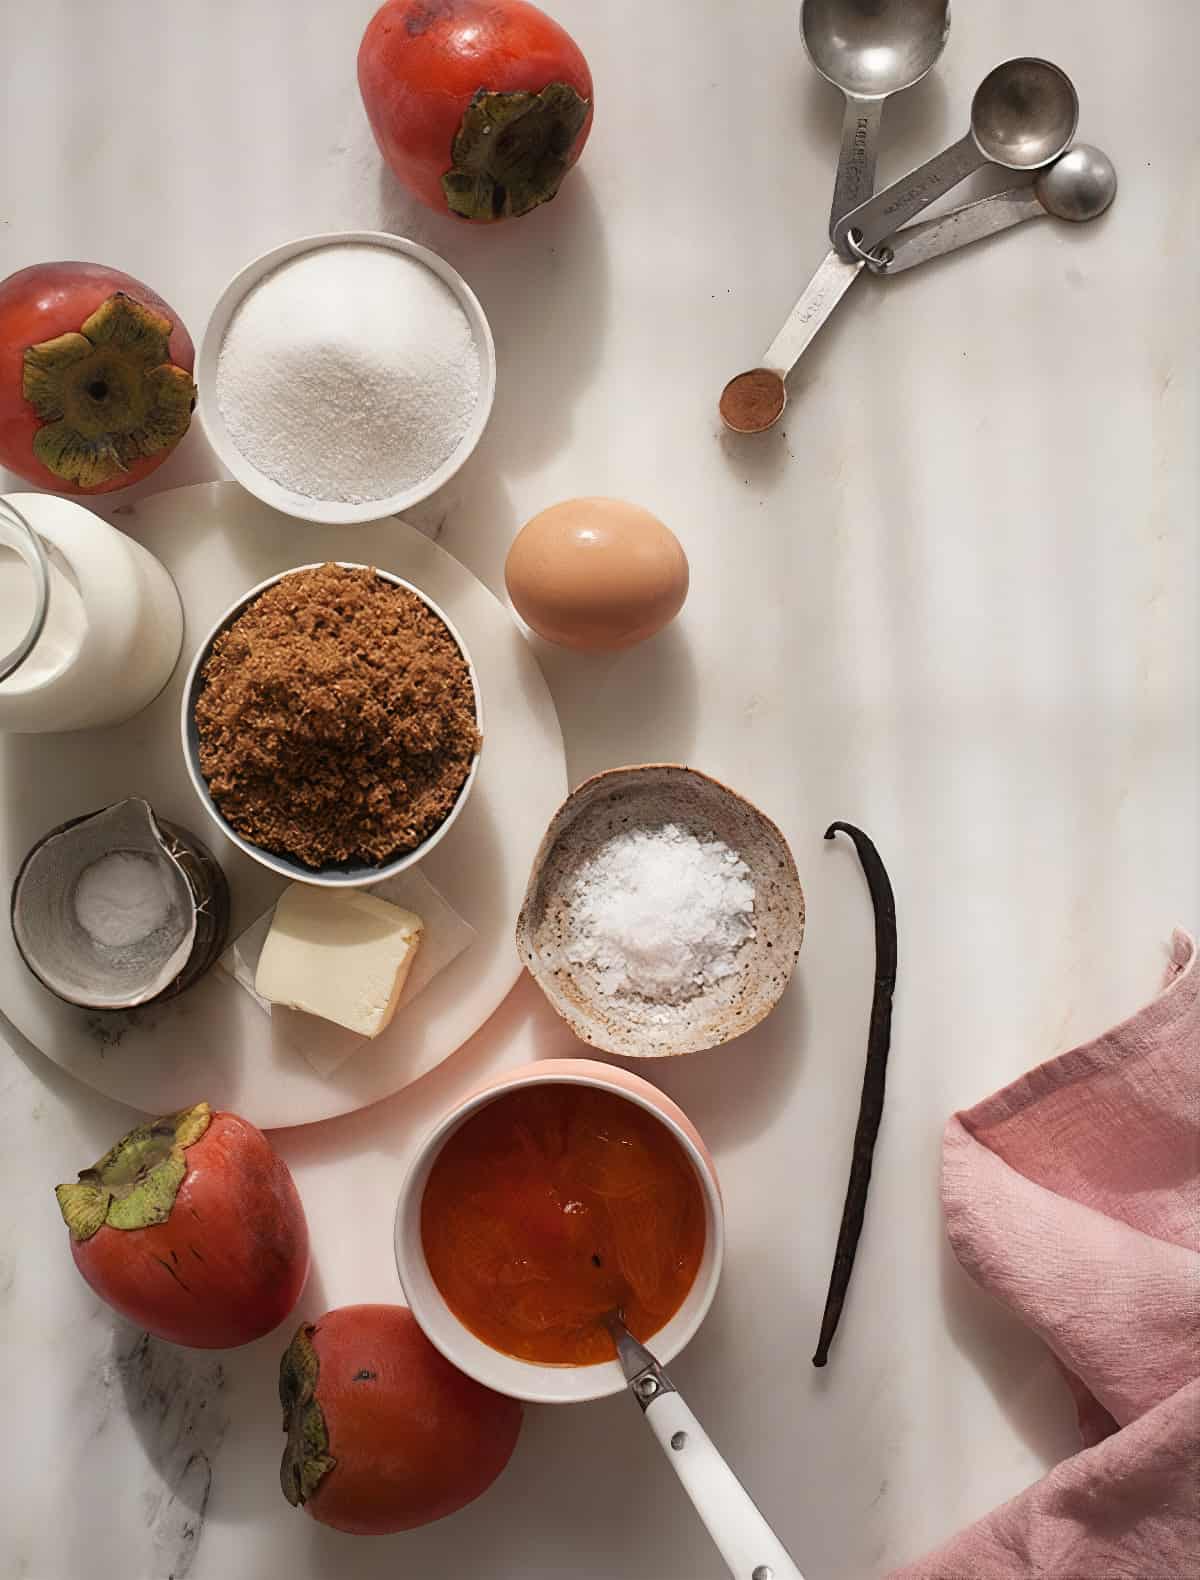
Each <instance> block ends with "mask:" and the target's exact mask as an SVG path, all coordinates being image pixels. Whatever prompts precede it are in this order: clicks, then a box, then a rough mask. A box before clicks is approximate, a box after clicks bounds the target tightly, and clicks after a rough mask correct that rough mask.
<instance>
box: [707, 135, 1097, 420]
mask: <svg viewBox="0 0 1200 1580" xmlns="http://www.w3.org/2000/svg"><path fill="white" fill-rule="evenodd" d="M1116 193H1117V172H1116V171H1115V170H1114V169H1113V166H1112V162H1111V160H1110V159H1109V158H1108V156H1107V155H1106V154H1103V153H1101V151H1100V149H1098V148H1093V147H1091V146H1090V144H1088V143H1077V144H1076V145H1075V147H1073V148H1072V149H1070V150H1069V152H1067V153H1065V154H1064V155H1063V156H1062V158H1061V159H1059V160H1057V161H1056V162H1055V163H1054V164H1053V165H1051V167H1050V169H1049V170H1043V171H1042V172H1041V173H1040V174H1039V176H1038V178H1037V180H1036V181H1035V182H1034V183H1033V185H1032V186H1025V187H1013V188H1011V189H1010V190H1009V191H1007V192H994V193H993V194H992V195H991V197H985V198H980V199H979V200H978V201H977V202H975V203H964V204H963V206H962V207H961V208H956V209H952V210H951V211H950V213H949V214H943V215H941V216H940V217H939V218H938V219H930V220H925V221H923V222H922V223H921V224H917V225H910V226H908V227H906V228H905V229H904V230H901V231H898V232H897V233H896V235H894V236H891V237H889V238H888V240H887V241H886V243H885V244H884V245H883V246H881V247H879V248H877V249H876V251H875V252H874V253H873V254H871V255H870V256H869V258H868V259H867V262H868V263H869V265H870V267H871V271H872V273H874V274H883V275H889V274H897V273H900V272H901V271H903V270H905V269H911V268H913V267H915V265H917V264H919V263H928V262H929V260H930V259H931V258H939V257H941V256H942V255H943V253H947V252H955V251H957V250H958V248H959V247H966V246H968V245H969V244H970V243H971V242H973V241H980V240H981V239H982V238H983V237H984V236H993V235H995V234H996V233H997V232H998V231H1002V230H1007V229H1009V227H1010V226H1012V225H1019V224H1021V223H1022V221H1024V220H1028V219H1038V218H1044V217H1045V216H1046V215H1053V216H1054V217H1055V218H1056V219H1066V220H1072V221H1074V222H1076V223H1082V222H1084V221H1087V220H1092V219H1098V218H1099V217H1100V215H1101V214H1103V213H1104V212H1105V210H1106V209H1107V208H1108V207H1109V205H1110V204H1111V203H1112V201H1113V198H1114V197H1115V196H1116ZM861 267H862V264H861V262H860V263H853V264H851V263H847V262H846V260H845V259H844V258H840V257H839V256H838V255H837V253H835V252H831V253H830V254H829V256H828V257H827V258H826V260H825V262H824V263H823V264H822V265H821V268H820V269H818V271H817V273H816V275H815V276H814V277H813V279H812V280H811V281H810V282H809V284H808V285H807V286H806V288H805V290H804V294H803V295H802V296H801V298H800V300H799V301H798V302H797V303H796V305H795V307H793V309H792V311H791V313H790V315H789V316H788V320H787V323H786V324H784V326H783V328H782V329H781V330H780V331H779V333H778V334H777V335H776V337H775V339H774V340H773V341H772V342H771V344H770V346H769V347H768V348H767V351H766V354H765V355H764V357H763V362H762V366H761V367H758V368H754V369H752V370H751V371H750V372H748V373H739V374H738V376H737V378H735V379H731V380H730V382H729V383H728V384H727V385H726V386H725V392H724V394H723V395H722V396H721V417H722V419H723V420H724V422H725V425H726V427H728V428H732V429H733V431H734V432H735V433H762V432H765V430H766V429H767V428H771V427H773V426H774V424H775V423H776V422H778V421H779V418H780V417H781V416H782V415H783V408H784V406H785V404H786V400H787V395H786V386H785V382H784V381H785V380H786V379H787V377H788V375H789V374H790V373H791V371H792V369H793V368H794V367H795V366H796V363H797V362H798V361H799V360H800V358H801V356H803V354H804V352H805V351H806V350H807V349H808V347H809V345H810V344H811V342H812V340H813V338H814V336H815V335H816V333H817V331H818V330H819V329H820V328H821V325H822V324H823V323H824V322H825V320H826V319H827V318H828V317H829V315H830V314H831V313H832V312H833V310H834V308H835V307H836V306H837V305H838V303H839V302H840V301H841V299H842V297H843V296H845V294H846V292H847V291H848V290H849V288H850V286H851V285H853V283H854V281H855V280H856V279H857V278H858V273H859V270H860V269H861Z"/></svg>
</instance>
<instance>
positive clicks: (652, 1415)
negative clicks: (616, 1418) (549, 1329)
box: [604, 1311, 804, 1580]
mask: <svg viewBox="0 0 1200 1580" xmlns="http://www.w3.org/2000/svg"><path fill="white" fill-rule="evenodd" d="M604 1325H605V1327H606V1328H607V1329H608V1331H609V1333H610V1334H611V1335H612V1339H613V1343H614V1344H615V1345H616V1347H617V1358H618V1359H619V1360H620V1363H621V1370H622V1371H623V1372H624V1373H625V1380H626V1382H628V1384H629V1391H630V1393H632V1395H633V1397H634V1398H635V1399H636V1400H637V1403H638V1405H639V1406H640V1407H641V1410H642V1413H643V1414H644V1415H645V1417H646V1424H647V1425H648V1426H649V1428H650V1430H651V1431H652V1432H653V1433H654V1436H655V1437H656V1438H657V1439H658V1444H659V1447H660V1448H661V1449H662V1451H663V1453H664V1454H665V1455H666V1456H667V1459H668V1461H669V1462H670V1465H671V1469H672V1470H673V1471H674V1472H675V1474H676V1475H677V1476H678V1477H679V1480H680V1483H681V1485H682V1486H683V1490H684V1491H685V1492H686V1493H687V1495H688V1497H689V1498H690V1499H691V1500H692V1503H693V1505H694V1506H695V1509H696V1513H697V1514H698V1515H699V1516H700V1518H701V1519H702V1520H703V1521H704V1524H705V1527H706V1529H707V1530H708V1534H709V1535H710V1536H711V1537H712V1539H713V1541H714V1542H715V1543H716V1545H717V1548H718V1550H719V1551H720V1554H721V1557H722V1558H723V1559H724V1560H725V1562H726V1564H727V1565H728V1568H729V1572H730V1574H731V1575H733V1576H734V1577H735V1580H804V1577H803V1575H802V1574H801V1573H800V1571H799V1569H797V1567H796V1565H795V1564H794V1563H793V1562H792V1559H791V1557H790V1555H789V1554H788V1552H787V1550H786V1549H785V1547H784V1546H783V1544H782V1542H781V1541H780V1540H779V1538H778V1536H776V1535H775V1532H774V1531H773V1530H772V1529H771V1527H770V1526H769V1525H768V1524H767V1522H766V1520H765V1519H763V1517H762V1514H761V1513H760V1512H759V1509H758V1507H757V1505H756V1504H755V1503H754V1501H753V1499H752V1498H751V1497H750V1494H749V1493H748V1492H747V1491H746V1489H745V1487H743V1486H742V1484H741V1482H740V1481H739V1480H738V1478H737V1477H736V1476H735V1475H734V1473H733V1471H732V1470H730V1468H729V1466H728V1465H727V1464H726V1463H725V1461H724V1460H723V1459H722V1458H721V1455H720V1453H719V1452H718V1450H717V1448H716V1446H715V1445H714V1443H713V1441H712V1439H711V1438H710V1437H709V1436H708V1434H707V1432H705V1430H704V1428H703V1427H702V1426H701V1425H700V1423H699V1421H698V1420H697V1419H696V1417H695V1416H694V1415H693V1414H692V1412H691V1410H689V1409H688V1407H687V1405H686V1404H685V1403H684V1402H683V1399H682V1397H681V1396H680V1394H679V1393H678V1391H677V1390H676V1388H675V1385H674V1383H672V1381H671V1379H670V1378H669V1377H668V1376H667V1374H666V1372H665V1371H663V1369H662V1367H661V1366H660V1365H659V1364H658V1362H657V1361H656V1360H655V1358H654V1356H653V1355H652V1354H651V1353H650V1351H649V1350H648V1349H647V1348H646V1347H645V1345H644V1344H640V1343H639V1342H638V1341H637V1339H635V1338H634V1336H633V1334H632V1333H630V1331H629V1329H628V1328H627V1327H626V1326H625V1323H624V1321H623V1320H622V1314H621V1313H620V1312H619V1311H610V1312H608V1313H607V1314H606V1315H605V1317H604Z"/></svg>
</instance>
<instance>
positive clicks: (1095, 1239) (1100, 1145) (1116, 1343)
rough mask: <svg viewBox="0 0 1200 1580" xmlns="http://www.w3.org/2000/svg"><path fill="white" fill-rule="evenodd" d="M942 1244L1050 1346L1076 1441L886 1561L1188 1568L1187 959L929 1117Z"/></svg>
mask: <svg viewBox="0 0 1200 1580" xmlns="http://www.w3.org/2000/svg"><path fill="white" fill-rule="evenodd" d="M942 1201H943V1206H944V1208H945V1213H946V1226H947V1231H948V1233H949V1236H950V1242H951V1244H952V1246H953V1248H954V1253H955V1255H956V1256H957V1257H958V1259H959V1261H960V1262H961V1263H962V1265H963V1267H964V1268H965V1269H966V1270H967V1272H968V1273H969V1274H970V1275H971V1277H972V1278H973V1279H974V1280H975V1281H976V1283H978V1284H981V1285H982V1286H983V1288H984V1289H987V1290H989V1291H990V1292H991V1293H992V1294H993V1295H995V1296H996V1297H997V1298H998V1299H1000V1300H1002V1301H1003V1302H1004V1303H1005V1304H1006V1305H1008V1306H1010V1307H1011V1308H1012V1309H1013V1310H1014V1311H1015V1312H1016V1313H1017V1315H1018V1316H1019V1317H1021V1318H1022V1320H1023V1321H1025V1322H1027V1323H1028V1324H1029V1326H1030V1327H1031V1328H1033V1330H1034V1332H1036V1333H1038V1334H1040V1335H1041V1337H1042V1338H1043V1339H1044V1340H1045V1342H1046V1343H1047V1344H1048V1345H1049V1346H1050V1349H1051V1350H1052V1351H1053V1353H1054V1355H1055V1357H1056V1358H1057V1360H1058V1362H1059V1364H1060V1365H1061V1366H1062V1368H1063V1371H1064V1372H1065V1374H1066V1379H1067V1383H1068V1385H1069V1386H1070V1388H1071V1392H1072V1394H1073V1395H1074V1398H1075V1403H1076V1408H1077V1413H1078V1416H1079V1427H1080V1432H1081V1435H1082V1438H1083V1443H1084V1449H1083V1451H1082V1452H1081V1453H1079V1454H1076V1455H1075V1456H1074V1457H1073V1458H1071V1459H1068V1460H1065V1461H1064V1462H1063V1463H1062V1464H1060V1465H1058V1466H1056V1467H1055V1468H1054V1469H1053V1470H1052V1471H1051V1472H1050V1473H1049V1474H1048V1475H1047V1476H1046V1477H1044V1479H1043V1480H1041V1481H1040V1482H1038V1483H1037V1484H1036V1485H1035V1486H1032V1487H1030V1488H1028V1489H1027V1490H1026V1491H1025V1492H1023V1493H1021V1494H1020V1495H1019V1496H1018V1497H1016V1498H1014V1499H1012V1501H1011V1502H1009V1503H1006V1504H1004V1505H1002V1507H1000V1508H999V1509H996V1510H995V1511H994V1512H993V1513H992V1514H989V1515H988V1516H987V1517H986V1518H985V1519H983V1520H980V1521H979V1523H978V1524H976V1525H973V1526H971V1527H969V1529H967V1530H966V1531H963V1532H962V1533H961V1534H960V1535H959V1536H957V1537H955V1538H954V1539H953V1540H952V1541H951V1542H949V1543H948V1544H947V1545H946V1546H944V1547H942V1548H940V1549H939V1550H938V1551H937V1552H935V1553H932V1554H930V1555H929V1557H927V1558H924V1559H922V1560H921V1561H920V1562H919V1563H916V1564H912V1565H910V1566H909V1567H907V1568H905V1569H902V1570H898V1571H896V1573H895V1574H894V1575H893V1576H892V1580H1028V1577H1032V1576H1038V1577H1045V1580H1200V966H1197V964H1196V945H1195V942H1194V941H1193V940H1192V939H1191V938H1190V937H1188V935H1187V934H1186V933H1182V932H1177V933H1176V934H1175V938H1174V941H1173V948H1172V952H1171V961H1170V965H1169V967H1168V970H1167V980H1166V985H1165V987H1164V989H1163V991H1162V993H1161V994H1160V995H1159V997H1158V998H1156V999H1155V1000H1154V1002H1153V1003H1151V1004H1150V1005H1148V1006H1147V1007H1146V1008H1145V1009H1144V1010H1142V1011H1141V1013H1140V1014H1137V1015H1135V1016H1134V1017H1133V1018H1132V1019H1131V1020H1127V1021H1125V1022H1124V1023H1123V1024H1121V1025H1120V1026H1117V1027H1115V1028H1114V1029H1113V1030H1112V1031H1110V1032H1107V1033H1106V1034H1105V1035H1104V1036H1103V1037H1098V1038H1097V1039H1096V1041H1095V1042H1092V1043H1088V1044H1087V1045H1086V1046H1085V1047H1082V1048H1075V1049H1073V1050H1072V1051H1071V1052H1070V1053H1065V1054H1063V1055H1062V1057H1061V1058H1058V1059H1053V1060H1051V1062H1050V1063H1049V1064H1044V1065H1042V1066H1041V1067H1040V1068H1039V1069H1036V1070H1033V1071H1031V1072H1030V1073H1029V1074H1028V1075H1026V1076H1024V1077H1022V1079H1021V1080H1019V1081H1016V1082H1014V1084H1013V1085H1012V1086H1009V1087H1006V1088H1005V1089H1004V1090H1003V1091H1002V1092H998V1093H997V1094H996V1095H995V1096H994V1097H990V1098H988V1099H987V1101H986V1102H983V1103H980V1104H979V1106H978V1107H977V1108H973V1109H971V1110H970V1112H968V1113H962V1114H956V1115H955V1116H954V1118H952V1119H951V1120H950V1123H949V1124H948V1125H947V1127H946V1133H945V1137H944V1141H943V1155H942Z"/></svg>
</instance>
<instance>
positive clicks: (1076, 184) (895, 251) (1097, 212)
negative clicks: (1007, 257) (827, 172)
mask: <svg viewBox="0 0 1200 1580" xmlns="http://www.w3.org/2000/svg"><path fill="white" fill-rule="evenodd" d="M1116 195H1117V172H1116V171H1115V170H1114V169H1113V164H1112V160H1111V159H1109V157H1108V155H1107V154H1105V153H1102V152H1101V151H1100V149H1099V148H1093V147H1092V146H1091V144H1090V143H1076V144H1075V146H1074V147H1073V148H1069V149H1068V150H1067V152H1066V153H1065V154H1064V155H1063V156H1062V158H1061V159H1058V160H1056V161H1055V162H1054V164H1052V165H1051V166H1050V168H1049V170H1043V171H1041V172H1040V173H1039V175H1038V178H1037V180H1036V181H1035V182H1034V183H1033V184H1032V186H1022V187H1010V188H1009V189H1008V191H1006V192H993V193H992V195H991V196H990V197H985V198H980V199H979V200H978V201H977V202H975V203H964V204H963V206H962V207H961V208H956V209H953V210H952V211H951V212H950V213H949V214H942V215H941V216H940V217H939V218H937V219H927V220H921V221H919V222H918V223H917V224H916V225H907V226H905V228H904V229H903V230H900V231H897V232H896V234H895V235H894V236H890V237H889V238H888V240H887V241H886V242H885V243H884V244H883V246H882V247H880V248H879V249H878V250H877V251H876V253H875V254H873V255H872V256H871V257H870V258H868V260H867V262H868V265H869V267H870V269H871V272H872V273H873V274H885V275H889V274H901V273H903V271H904V270H905V269H912V268H915V267H916V265H917V264H919V263H928V261H929V260H930V259H931V258H940V257H941V256H942V255H943V254H944V253H947V252H956V251H957V250H958V248H959V247H967V246H969V245H970V244H971V242H973V241H981V240H982V239H983V238H984V237H985V236H994V235H996V234H997V233H998V232H999V231H1003V230H1008V229H1009V227H1010V226H1012V225H1020V224H1022V223H1023V222H1024V221H1025V220H1030V219H1046V218H1053V219H1066V220H1070V221H1071V222H1072V223H1073V224H1077V225H1078V224H1083V223H1086V222H1087V221H1088V220H1093V219H1099V218H1100V216H1101V214H1103V213H1104V212H1105V210H1106V209H1107V208H1108V207H1109V205H1110V204H1111V203H1112V200H1113V199H1114V198H1115V197H1116Z"/></svg>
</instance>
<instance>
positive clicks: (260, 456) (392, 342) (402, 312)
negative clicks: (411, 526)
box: [217, 242, 480, 504]
mask: <svg viewBox="0 0 1200 1580" xmlns="http://www.w3.org/2000/svg"><path fill="white" fill-rule="evenodd" d="M479 383H480V371H479V351H478V348H477V346H476V344H475V337H474V334H473V333H472V331H471V325H470V322H469V321H468V319H467V315H466V314H465V313H464V312H463V310H462V308H461V307H460V306H459V303H458V299H457V297H456V296H455V295H454V292H453V291H452V290H451V289H450V287H449V286H448V285H447V284H446V283H445V282H444V281H443V280H440V279H439V278H438V277H437V275H436V274H434V273H433V271H432V270H431V269H428V268H426V266H425V265H424V264H423V263H420V262H419V261H418V260H417V259H415V258H410V257H407V256H406V255H405V254H404V253H400V252H393V251H392V250H391V249H390V248H388V247H375V246H371V245H370V244H369V243H362V242H348V243H345V244H339V245H334V246H329V247H321V248H318V249H317V250H316V251H315V252H306V253H301V254H300V256H299V257H297V258H293V259H291V260H290V261H289V262H288V263H285V264H282V265H281V266H280V267H279V268H278V269H276V270H274V272H273V273H271V274H269V275H267V277H266V278H265V279H264V280H261V281H260V282H259V284H258V285H256V286H255V288H254V289H253V290H252V291H251V292H250V294H249V295H248V296H247V297H246V299H245V301H244V302H243V303H242V304H241V306H240V307H239V308H238V310H237V312H236V313H235V314H234V315H233V318H232V319H231V321H230V324H229V328H228V330H227V331H226V333H225V339H224V341H223V342H222V345H221V354H220V357H219V359H218V362H217V402H218V404H219V406H220V408H221V415H222V417H223V418H224V419H225V426H226V427H227V429H228V430H229V435H230V437H231V438H232V439H233V441H234V443H235V444H236V445H237V447H238V449H239V450H240V451H241V452H242V454H243V455H244V456H245V457H246V458H247V460H249V461H252V462H253V463H254V465H255V466H257V467H258V469H259V470H260V471H261V472H265V473H266V475H267V476H268V477H270V478H272V479H273V480H274V481H275V482H277V483H281V484H282V485H283V486H284V487H285V488H290V489H292V490H294V491H295V492H296V493H298V494H304V495H306V496H307V497H308V498H310V499H324V500H339V501H342V502H343V503H346V504H363V503H366V502H368V501H370V500H372V499H384V498H387V497H388V496H389V495H391V494H397V493H400V492H401V491H402V490H403V489H406V488H410V487H411V486H412V485H413V484H415V483H419V482H421V481H423V479H425V478H427V477H428V476H429V475H430V474H431V473H433V472H436V471H437V469H438V467H439V466H441V464H442V463H443V461H446V460H448V459H449V457H450V456H451V455H452V454H453V453H454V451H455V450H456V449H457V448H458V445H459V443H460V441H461V440H462V437H463V435H464V434H465V433H466V431H467V428H468V426H469V424H470V421H471V416H472V413H473V412H474V410H475V407H476V405H477V404H478V401H479Z"/></svg>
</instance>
